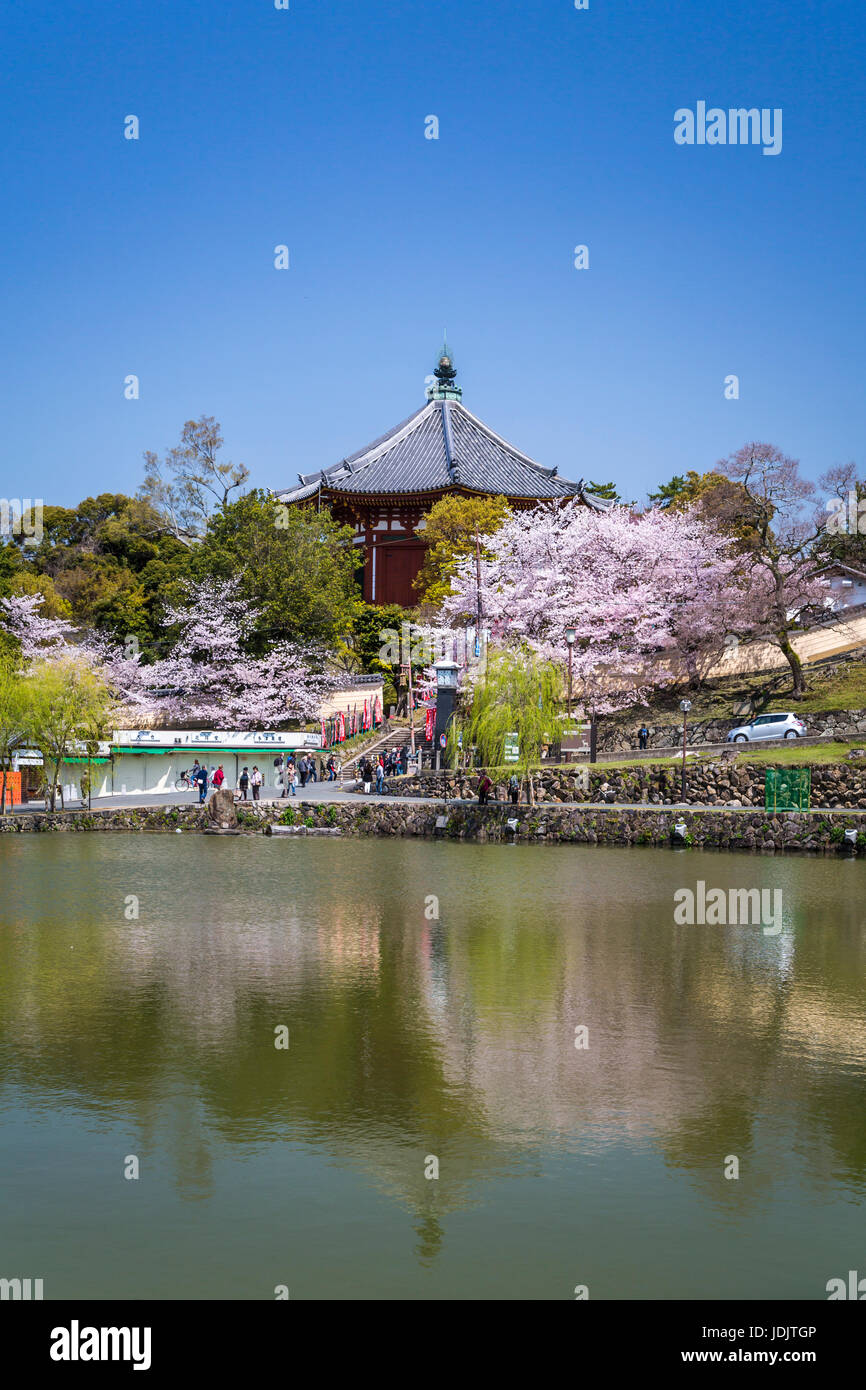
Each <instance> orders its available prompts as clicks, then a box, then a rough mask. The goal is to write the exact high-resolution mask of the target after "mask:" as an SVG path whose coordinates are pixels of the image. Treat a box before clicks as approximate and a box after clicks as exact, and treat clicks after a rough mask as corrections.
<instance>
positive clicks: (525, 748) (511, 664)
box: [448, 646, 567, 802]
mask: <svg viewBox="0 0 866 1390" xmlns="http://www.w3.org/2000/svg"><path fill="white" fill-rule="evenodd" d="M562 696H563V678H562V671H561V669H560V667H559V666H557V665H556V664H555V663H554V662H552V661H544V660H543V659H542V658H541V657H539V656H538V655H536V653H535V652H534V651H532V649H531V648H530V647H527V646H521V647H517V648H506V649H505V650H502V651H496V652H494V651H489V652H488V658H487V668H486V671H485V673H484V677H483V679H482V680H481V681H480V682H479V683H478V684H477V685H476V686H475V687H474V689H473V691H472V697H471V703H470V705H469V708H468V710H467V712H466V714H465V715H464V716H463V717H462V718H460V719H458V720H455V723H456V728H455V730H454V735H455V736H454V737H450V738H449V741H448V746H449V750H450V756H451V759H452V761H454V760H455V759H456V757H457V737H456V735H457V734H462V735H463V745H464V747H467V746H470V745H474V746H475V748H476V749H477V754H478V758H479V760H480V762H481V764H482V766H484V767H501V766H502V765H503V764H504V762H505V738H506V735H507V734H512V733H516V734H517V737H518V759H517V762H516V763H515V764H512V766H513V767H514V770H515V771H516V772H518V773H519V774H520V776H521V781H523V780H525V782H526V785H527V789H528V796H529V800H530V801H531V802H532V801H534V800H535V791H534V787H533V783H532V770H533V768H535V767H537V765H538V763H539V762H540V761H541V753H542V749H543V748H544V746H545V745H549V744H552V743H559V742H560V740H561V739H562V736H563V734H564V732H565V729H566V724H567V720H566V717H565V715H564V713H563V710H562Z"/></svg>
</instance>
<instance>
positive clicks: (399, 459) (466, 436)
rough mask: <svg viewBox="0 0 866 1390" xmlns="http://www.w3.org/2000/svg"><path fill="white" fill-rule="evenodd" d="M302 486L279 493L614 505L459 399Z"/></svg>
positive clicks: (423, 412)
mask: <svg viewBox="0 0 866 1390" xmlns="http://www.w3.org/2000/svg"><path fill="white" fill-rule="evenodd" d="M298 484H299V485H298V486H296V487H294V488H288V489H287V490H286V491H284V492H278V493H277V497H278V499H279V500H280V501H281V502H300V501H302V500H303V499H304V498H306V497H310V496H312V495H313V494H314V493H315V492H317V491H318V490H319V488H320V487H321V489H322V491H323V492H325V491H326V492H332V493H340V494H352V495H355V496H364V495H365V494H366V495H368V496H373V495H375V496H382V495H385V496H401V495H403V496H405V495H406V494H408V493H412V494H417V493H430V492H441V491H444V490H445V489H448V488H456V487H461V488H466V489H467V490H469V491H470V492H483V493H487V494H490V495H497V494H502V495H503V496H505V497H517V498H519V497H525V498H539V499H540V498H557V497H575V496H580V497H581V498H582V499H583V500H584V501H585V502H587V504H588V505H589V506H591V507H594V508H596V509H597V510H599V511H605V510H606V509H607V507H608V506H609V505H610V503H608V502H605V501H603V500H602V499H601V498H598V497H595V496H593V494H592V493H589V492H586V491H585V488H584V484H583V481H582V480H581V481H580V482H577V483H573V482H570V481H569V480H568V479H567V478H560V477H559V476H558V475H557V471H556V469H555V468H542V466H541V464H539V463H535V461H534V460H533V459H531V458H529V457H528V456H527V455H526V454H522V453H521V452H520V450H519V449H515V448H514V446H513V445H511V444H509V443H508V442H507V441H506V440H505V439H502V438H501V437H500V436H499V435H498V434H495V433H494V431H493V430H491V429H489V428H488V426H487V425H485V424H483V423H482V421H481V420H478V419H476V417H475V416H474V415H473V414H472V413H471V411H468V410H467V409H466V407H465V406H464V405H463V404H462V403H461V402H460V401H456V400H431V401H429V402H428V403H427V405H424V406H422V407H421V409H420V410H417V411H416V412H415V413H414V415H410V416H409V418H408V420H404V421H403V422H402V424H399V425H395V427H394V428H393V429H392V430H389V431H388V433H387V434H383V435H382V436H381V437H380V438H379V439H376V440H374V442H373V443H372V444H368V445H367V447H366V448H365V449H360V450H359V451H358V453H356V454H352V455H351V457H350V458H346V459H343V460H342V462H340V463H337V464H334V465H333V466H332V467H331V468H325V469H323V470H322V472H321V473H305V474H300V475H299V479H298Z"/></svg>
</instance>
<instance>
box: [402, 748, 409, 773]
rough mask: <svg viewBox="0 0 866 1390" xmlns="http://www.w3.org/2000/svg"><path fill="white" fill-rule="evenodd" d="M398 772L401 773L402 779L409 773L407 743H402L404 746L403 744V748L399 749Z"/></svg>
mask: <svg viewBox="0 0 866 1390" xmlns="http://www.w3.org/2000/svg"><path fill="white" fill-rule="evenodd" d="M400 771H401V773H402V774H403V776H404V777H405V776H406V773H407V772H408V771H409V745H408V743H404V744H403V747H402V748H401V749H400Z"/></svg>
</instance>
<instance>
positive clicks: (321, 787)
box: [7, 782, 866, 816]
mask: <svg viewBox="0 0 866 1390" xmlns="http://www.w3.org/2000/svg"><path fill="white" fill-rule="evenodd" d="M197 801H198V793H197V792H175V791H172V792H162V793H160V792H150V793H142V794H141V795H139V796H100V797H99V798H97V799H94V801H93V802H92V805H91V809H92V810H94V811H110V810H114V809H117V808H118V807H143V806H192V805H194V804H195V803H196V802H197ZM315 801H321V802H324V803H325V804H327V803H329V802H336V803H339V802H344V803H345V802H347V801H348V802H352V801H356V802H364V801H366V802H370V801H374V802H377V803H378V804H380V805H382V804H387V803H388V802H394V803H397V804H399V805H406V806H418V807H419V809H421V808H423V807H425V806H426V807H428V808H430V809H431V810H432V809H434V808H436V807H439V808H440V810H444V809H445V804H444V802H443V799H442V797H432V796H430V797H421V796H377V795H376V793H375V792H371V793H370V795H369V796H364V795H363V794H359V793H357V792H350V791H344V790H341V789H340V788H339V787H338V786H335V785H334V783H328V782H314V783H313V784H312V785H311V786H308V787H305V788H304V789H303V791H301V789H300V788H298V794H297V796H289V797H279V798H274V797H268V798H263V799H262V801H261V802H260V803H259V804H260V805H262V806H302V805H303V804H304V803H305V802H306V803H310V802H315ZM246 804H248V805H249V804H251V803H249V802H248V803H246ZM487 804H488V806H496V807H499V808H501V809H507V810H508V811H511V812H513V811H514V810H520V811H526V810H528V809H530V808H529V807H528V806H527V803H526V802H525V801H524V802H521V803H520V806H519V807H516V808H515V807H512V805H511V803H510V802H509V801H489V802H488V803H487ZM238 805H239V806H242V805H244V803H243V802H238ZM477 805H478V801H477V799H476V798H475V797H473V798H472V799H471V800H469V799H465V800H461V799H460V798H459V797H449V798H448V806H449V807H451V806H477ZM44 809H45V808H44V805H43V803H42V802H41V801H30V802H28V804H27V805H26V806H17V807H16V808H15V815H21V814H26V813H27V812H30V813H34V812H42V811H44ZM59 809H60V808H59V806H58V810H59ZM64 809H65V810H67V811H81V810H86V809H87V808H86V806H82V804H81V802H80V801H73V802H69V803H68V804H67V805H66V807H65V808H64ZM531 809H532V810H533V811H574V810H581V811H669V812H670V811H678V812H682V811H732V812H735V813H736V812H741V813H742V814H748V813H750V812H752V811H763V809H764V808H763V806H724V805H722V806H708V805H703V804H700V805H699V804H693V803H689V804H687V805H685V804H683V803H682V802H675V803H674V804H673V805H672V806H670V805H669V806H664V805H658V804H657V803H654V802H649V801H637V802H635V801H614V802H609V801H536V802H535V803H534V805H533V806H532V807H531ZM810 809H811V810H812V811H828V812H830V811H832V812H836V813H837V814H845V815H849V816H866V810H858V809H857V808H856V807H853V808H850V809H849V808H848V807H844V806H812V807H811V808H810ZM8 814H9V812H8V811H7V815H8ZM779 814H780V815H784V814H785V812H779Z"/></svg>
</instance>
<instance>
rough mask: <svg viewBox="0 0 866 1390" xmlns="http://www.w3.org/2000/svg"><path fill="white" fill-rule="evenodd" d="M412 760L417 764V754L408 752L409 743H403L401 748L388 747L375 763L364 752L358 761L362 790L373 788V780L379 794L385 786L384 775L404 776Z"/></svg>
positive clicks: (366, 790)
mask: <svg viewBox="0 0 866 1390" xmlns="http://www.w3.org/2000/svg"><path fill="white" fill-rule="evenodd" d="M410 761H414V763H415V765H417V755H414V758H413V754H411V753H410V752H409V745H408V743H405V744H404V745H403V747H402V748H389V749H388V751H387V753H380V754H379V755H378V757H377V758H376V761H375V763H372V762H371V761H370V759H369V757H367V755H366V754H365V755H364V757H363V758H362V759H361V761H360V762H359V763H358V777H359V779H360V781H361V782H363V784H364V791H365V792H370V791H372V790H373V782H374V781H375V783H376V791H377V792H378V793H379V795H380V796H381V795H382V792H383V791H384V788H385V778H386V777H405V776H406V774H407V773H408V771H409V763H410Z"/></svg>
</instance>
